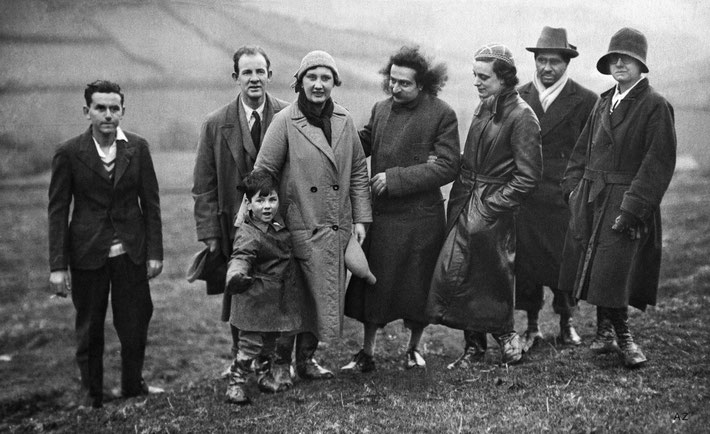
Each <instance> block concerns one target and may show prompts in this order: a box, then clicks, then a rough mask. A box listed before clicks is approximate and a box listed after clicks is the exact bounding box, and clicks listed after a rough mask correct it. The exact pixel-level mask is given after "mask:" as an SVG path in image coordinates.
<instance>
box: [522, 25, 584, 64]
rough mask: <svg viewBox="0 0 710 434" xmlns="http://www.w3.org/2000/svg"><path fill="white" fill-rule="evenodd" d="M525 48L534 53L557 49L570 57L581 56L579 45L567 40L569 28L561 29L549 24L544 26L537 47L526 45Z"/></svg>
mask: <svg viewBox="0 0 710 434" xmlns="http://www.w3.org/2000/svg"><path fill="white" fill-rule="evenodd" d="M525 49H526V50H528V51H532V52H533V53H537V52H539V51H557V52H560V53H564V54H565V55H567V56H569V57H570V58H572V57H577V56H579V52H578V51H577V47H575V46H574V45H572V44H570V43H569V42H567V29H564V28H561V27H560V28H559V29H556V28H553V27H549V26H545V27H543V28H542V33H540V38H539V39H538V40H537V45H536V46H535V47H526V48H525Z"/></svg>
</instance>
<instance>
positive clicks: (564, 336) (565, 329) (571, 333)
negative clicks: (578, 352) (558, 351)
mask: <svg viewBox="0 0 710 434" xmlns="http://www.w3.org/2000/svg"><path fill="white" fill-rule="evenodd" d="M560 342H562V344H563V345H574V346H577V345H580V344H581V343H582V338H580V337H579V334H577V330H575V329H574V326H573V325H572V316H571V315H560Z"/></svg>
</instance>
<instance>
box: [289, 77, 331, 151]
mask: <svg viewBox="0 0 710 434" xmlns="http://www.w3.org/2000/svg"><path fill="white" fill-rule="evenodd" d="M333 107H334V105H333V99H332V98H328V100H327V101H326V102H325V105H323V108H321V107H320V106H319V105H317V104H313V103H312V102H310V101H308V99H307V98H306V92H304V91H303V90H301V91H300V92H298V109H299V110H301V112H302V113H303V115H304V116H305V117H306V120H307V121H308V123H309V124H311V125H313V126H314V127H318V128H320V129H321V130H323V135H325V139H326V140H327V141H328V144H329V145H331V146H333V144H332V143H331V142H332V140H333V139H332V134H333V133H332V130H331V127H330V117H331V116H333Z"/></svg>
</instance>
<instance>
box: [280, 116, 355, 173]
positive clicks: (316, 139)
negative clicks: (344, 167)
mask: <svg viewBox="0 0 710 434" xmlns="http://www.w3.org/2000/svg"><path fill="white" fill-rule="evenodd" d="M337 118H342V116H339V114H337V113H336V112H333V116H332V117H331V123H332V124H331V128H332V132H333V135H332V140H333V144H335V142H336V141H337V140H338V135H336V129H335V128H336V124H338V122H336V119H337ZM291 119H292V120H293V123H294V125H295V126H296V128H298V131H300V132H301V134H303V136H304V137H305V138H306V139H307V140H308V141H309V142H311V144H313V146H315V147H316V148H318V149H319V150H320V151H321V152H322V153H324V154H325V156H326V157H328V159H329V160H330V162H331V163H333V166H334V167H338V165H337V164H336V162H335V154H334V153H333V148H331V147H330V146H329V145H328V141H327V140H325V136H324V135H323V132H322V131H321V129H320V128H318V127H316V126H313V125H311V124H309V123H308V120H307V119H306V117H305V116H304V115H303V113H301V110H299V109H298V104H294V105H293V111H292V112H291ZM341 122H342V123H343V124H344V119H343V120H341ZM339 128H340V129H339V130H338V132H339V133H342V131H343V126H340V127H339Z"/></svg>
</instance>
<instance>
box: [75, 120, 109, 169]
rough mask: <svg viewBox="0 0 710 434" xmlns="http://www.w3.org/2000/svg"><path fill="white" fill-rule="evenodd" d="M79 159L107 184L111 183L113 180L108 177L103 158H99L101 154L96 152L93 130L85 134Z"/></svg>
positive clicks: (78, 155)
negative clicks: (92, 135)
mask: <svg viewBox="0 0 710 434" xmlns="http://www.w3.org/2000/svg"><path fill="white" fill-rule="evenodd" d="M77 158H78V159H79V161H81V162H82V163H84V164H85V165H86V166H87V167H88V168H89V169H91V170H93V171H94V172H96V174H97V175H99V176H100V177H101V178H103V179H104V180H106V182H111V179H110V178H109V177H108V172H106V169H104V164H103V163H102V162H101V157H99V153H98V152H97V151H96V145H95V144H94V139H93V138H92V137H91V128H89V130H88V131H87V132H86V133H84V135H83V136H82V138H81V145H80V150H79V152H78V154H77Z"/></svg>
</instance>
